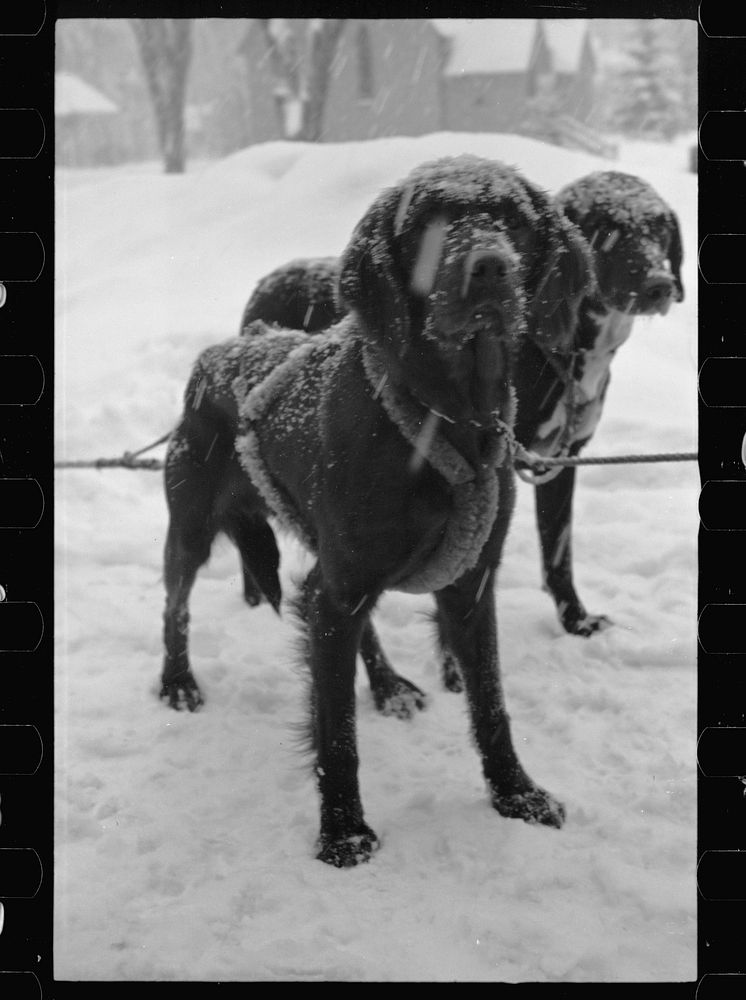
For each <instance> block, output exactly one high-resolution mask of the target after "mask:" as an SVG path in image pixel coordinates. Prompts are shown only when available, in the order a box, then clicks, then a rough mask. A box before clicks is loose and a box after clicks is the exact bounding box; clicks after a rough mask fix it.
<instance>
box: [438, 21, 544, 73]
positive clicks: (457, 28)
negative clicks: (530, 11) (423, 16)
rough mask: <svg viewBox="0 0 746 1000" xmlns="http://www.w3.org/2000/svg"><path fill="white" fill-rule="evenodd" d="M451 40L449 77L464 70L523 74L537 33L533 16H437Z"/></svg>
mask: <svg viewBox="0 0 746 1000" xmlns="http://www.w3.org/2000/svg"><path fill="white" fill-rule="evenodd" d="M433 23H434V24H435V26H436V28H437V29H438V31H439V32H440V34H441V35H444V36H445V37H446V38H448V39H449V40H450V41H451V55H450V58H449V60H448V65H447V66H446V69H445V72H446V75H447V76H460V75H461V74H462V73H520V72H522V71H524V70H525V69H526V67H527V66H528V63H529V57H530V55H531V46H532V44H533V40H534V34H535V33H536V21H535V20H534V19H533V18H507V17H506V18H493V17H483V18H461V17H445V18H436V19H435V20H434V22H433Z"/></svg>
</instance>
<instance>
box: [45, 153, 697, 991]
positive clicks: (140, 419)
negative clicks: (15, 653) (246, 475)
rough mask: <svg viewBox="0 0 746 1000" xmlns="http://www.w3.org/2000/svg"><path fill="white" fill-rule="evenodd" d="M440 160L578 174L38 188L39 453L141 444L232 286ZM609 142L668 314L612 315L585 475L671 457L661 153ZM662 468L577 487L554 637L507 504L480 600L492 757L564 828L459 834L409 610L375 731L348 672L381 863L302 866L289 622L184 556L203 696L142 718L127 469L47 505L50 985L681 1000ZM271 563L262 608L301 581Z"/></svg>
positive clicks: (238, 168) (303, 160)
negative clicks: (608, 625)
mask: <svg viewBox="0 0 746 1000" xmlns="http://www.w3.org/2000/svg"><path fill="white" fill-rule="evenodd" d="M461 152H473V153H477V154H480V155H485V156H491V157H494V158H497V159H501V160H504V161H506V162H508V163H511V164H514V165H516V166H518V167H519V168H520V169H521V170H523V171H524V172H525V173H526V174H527V176H529V177H530V178H531V179H532V180H534V181H535V182H537V183H539V184H541V185H543V186H545V187H547V188H548V189H550V190H557V189H558V188H560V187H561V186H562V185H564V184H565V183H567V182H568V181H570V180H572V179H574V178H576V177H578V176H580V175H581V174H584V173H587V172H589V171H590V170H594V169H603V168H605V167H608V164H607V163H605V162H603V161H600V160H598V159H597V158H595V157H593V156H590V155H584V154H576V153H571V152H569V151H567V150H560V149H556V148H553V147H549V146H546V145H544V144H542V143H539V142H534V141H531V140H528V139H524V138H519V137H516V136H510V135H470V134H438V135H428V136H423V137H420V138H395V139H382V140H375V141H371V142H366V143H349V144H339V145H320V146H314V145H303V144H287V143H270V144H267V145H264V146H259V147H254V148H252V149H249V150H246V151H243V152H241V153H238V154H235V155H233V156H231V157H229V158H227V159H225V160H223V161H221V162H219V163H214V164H207V165H204V164H203V165H200V166H199V167H197V168H194V169H192V170H191V172H189V173H187V174H186V175H184V176H181V177H178V176H177V177H174V176H168V177H167V176H164V175H162V174H160V173H159V167H158V166H157V165H155V164H154V165H153V166H152V168H150V167H146V168H138V169H133V168H126V167H119V168H107V169H101V170H86V171H74V170H63V169H60V170H59V171H58V178H57V199H58V207H57V269H58V273H57V326H56V344H57V373H56V374H57V386H56V388H57V426H56V433H57V453H58V457H60V458H65V457H67V458H81V457H97V456H100V455H106V456H109V455H116V454H120V453H121V452H122V451H124V450H125V449H136V448H138V447H140V446H142V445H145V444H147V443H149V442H150V441H152V440H154V439H155V438H157V437H158V436H160V434H161V433H163V432H164V431H166V430H167V429H169V428H170V427H171V426H172V425H173V423H174V421H175V419H176V417H177V415H178V412H179V408H180V400H181V394H182V392H183V388H184V384H185V381H186V377H187V374H188V371H189V368H190V366H191V362H192V360H193V358H194V357H195V355H196V353H197V351H198V350H199V349H200V348H202V347H203V346H205V345H206V344H209V343H212V342H214V341H215V340H217V339H219V338H224V337H226V336H229V335H231V334H233V333H234V332H236V330H237V325H238V321H239V318H240V315H241V310H242V307H243V305H244V301H245V299H246V297H247V295H248V293H249V291H250V290H251V288H252V286H253V284H254V282H255V281H256V280H257V279H258V278H259V277H260V276H261V275H263V274H265V273H266V272H267V271H269V270H270V269H271V268H273V267H274V266H276V265H278V264H281V263H283V262H285V261H286V260H288V259H290V258H292V257H295V256H299V255H317V254H318V255H326V254H337V253H338V252H339V251H340V250H341V249H342V247H343V246H344V244H345V242H346V240H347V238H348V237H349V235H350V233H351V231H352V228H353V226H354V224H355V223H356V221H357V220H358V218H359V217H360V215H361V214H362V212H363V211H364V210H365V209H366V207H367V206H368V204H369V203H370V201H371V200H372V199H373V198H374V197H375V195H376V194H377V193H378V192H379V190H380V189H381V188H382V187H383V186H385V185H387V184H390V183H393V182H395V181H397V180H399V179H400V178H401V177H402V176H403V175H405V174H406V173H407V172H408V171H409V170H410V168H411V167H413V166H414V165H416V164H417V163H419V162H422V161H423V160H426V159H430V158H432V157H435V156H440V155H449V154H452V155H455V154H458V153H461ZM648 154H649V149H647V148H645V149H640V148H637V149H635V148H630V149H626V148H623V150H622V157H621V158H620V160H619V161H616V162H615V163H614V164H613V166H614V168H618V169H622V170H628V171H630V172H636V173H640V174H641V175H642V176H643V177H645V178H646V179H647V180H649V181H650V182H651V183H652V184H653V185H654V186H655V187H656V188H657V189H658V190H659V192H660V193H661V194H662V195H663V196H664V197H665V198H666V199H667V200H668V201H669V202H670V204H671V205H672V206H673V208H674V209H675V210H676V211H677V212H678V214H679V217H680V220H681V224H682V229H683V233H684V247H685V264H684V271H683V278H684V283H685V287H686V291H687V298H686V300H685V302H684V303H683V304H682V305H679V306H677V307H675V308H673V309H672V310H671V312H670V313H669V315H668V316H666V317H665V318H661V317H656V318H654V319H648V320H644V321H641V320H638V322H637V325H636V327H635V329H634V331H633V335H632V337H631V339H630V341H629V343H628V344H626V345H625V347H624V348H623V349H622V350H621V351H620V354H619V357H618V359H616V360H615V362H614V369H613V379H612V386H611V389H610V391H609V396H608V402H607V406H606V410H605V413H604V417H603V420H602V422H601V426H600V428H599V431H598V433H597V435H596V438H595V439H594V442H593V445H592V449H591V450H592V451H593V453H595V454H606V453H622V452H628V451H632V450H639V451H662V450H669V449H671V450H677V451H678V450H694V447H695V441H696V371H697V366H696V177H695V176H694V175H692V174H688V173H687V172H686V170H685V168H684V166H683V163H682V162H681V159H682V151H681V149H680V148H679V147H676V146H671V147H666V146H659V147H657V149H656V155H655V157H654V158H653V157H650V156H649V155H648ZM697 495H698V480H697V470H696V466H695V465H694V464H693V463H688V464H681V465H650V466H636V467H625V468H624V469H620V468H617V467H596V468H591V469H583V470H582V471H581V472H580V474H579V488H578V491H577V493H576V517H575V524H576V530H575V536H576V542H575V560H576V572H577V578H578V585H579V589H580V591H581V595H582V596H583V597H584V599H585V601H586V603H587V605H588V607H589V610H590V611H592V612H604V613H607V614H609V615H610V616H611V617H612V618H613V620H614V622H615V623H616V627H615V628H613V629H610V630H609V631H607V632H605V633H603V634H600V635H598V636H596V637H594V638H592V639H591V640H582V639H578V638H574V637H570V636H568V635H566V634H565V633H564V632H563V631H562V630H561V628H560V626H559V624H558V622H557V621H556V619H555V617H554V612H553V609H552V606H551V602H550V600H549V598H548V597H547V595H545V594H543V593H542V592H541V590H540V589H539V558H538V546H537V542H536V538H535V530H534V526H533V499H532V496H531V490H530V488H529V487H527V486H523V485H522V486H521V488H520V495H519V503H518V508H517V511H516V516H515V519H514V524H513V527H512V529H511V534H510V537H509V540H508V545H507V550H506V554H505V559H504V563H503V568H502V570H501V576H500V583H499V588H498V611H499V618H500V646H501V654H502V662H503V670H504V675H505V685H506V690H507V698H508V705H509V709H510V711H511V714H512V719H513V728H514V734H515V738H516V741H517V745H518V747H519V750H520V753H521V755H522V757H523V760H524V763H525V764H526V766H527V769H528V770H529V771H530V773H531V774H532V775H533V776H534V777H535V778H536V780H537V781H539V782H541V783H542V784H543V785H545V786H546V787H548V788H549V789H551V791H553V792H554V793H555V794H557V795H558V796H559V797H560V798H561V799H563V801H564V802H565V804H566V806H567V810H568V821H567V824H566V826H565V828H564V829H563V830H562V831H561V832H556V831H552V830H548V829H545V828H541V829H534V828H530V827H528V826H526V825H524V824H522V823H518V822H515V821H510V820H504V819H501V818H500V817H499V816H498V815H497V814H496V813H495V812H494V811H493V810H491V809H490V807H489V805H488V802H487V798H486V795H485V792H484V788H483V782H482V778H481V774H480V769H479V762H478V759H477V755H476V753H475V751H474V749H473V747H472V745H471V743H470V739H469V733H468V724H467V718H466V711H465V706H464V702H463V697H462V696H458V695H453V694H449V693H447V692H445V691H443V690H442V688H441V687H440V684H439V680H438V674H437V668H436V661H435V657H434V652H433V645H432V634H431V627H430V625H429V622H428V620H427V614H428V612H429V611H430V608H431V602H430V601H429V600H428V599H427V598H417V597H409V596H406V595H401V594H396V595H387V596H386V597H385V598H384V600H383V601H382V603H381V606H380V611H379V613H378V615H377V624H378V626H379V629H380V632H381V635H382V638H383V641H384V643H385V644H386V647H387V649H388V651H389V653H390V655H391V657H392V659H393V661H394V663H395V664H396V665H397V667H398V668H399V669H400V670H401V671H402V672H403V673H405V674H406V675H407V676H409V677H410V678H411V679H412V680H413V681H415V682H416V683H417V684H418V685H420V686H421V687H423V688H425V689H426V690H427V691H428V692H429V694H430V705H429V708H428V710H427V711H426V712H424V713H422V714H421V716H420V717H418V718H417V719H414V720H412V721H411V722H406V723H405V722H401V721H399V720H396V719H391V718H383V717H381V716H379V715H378V714H377V713H376V712H375V710H374V708H373V707H372V704H371V699H370V696H369V694H368V692H367V690H366V687H365V684H364V683H363V679H362V678H361V679H360V680H359V696H358V718H359V742H360V756H361V783H362V793H363V799H364V802H365V803H366V808H367V811H368V817H369V819H370V821H371V823H372V825H373V826H374V827H375V829H376V831H377V832H378V833H379V835H380V836H381V838H382V841H383V846H382V849H381V851H380V852H379V853H378V854H377V855H376V856H375V858H374V859H373V861H372V862H371V863H370V864H368V865H364V866H361V867H360V868H357V869H354V870H350V871H342V872H340V871H336V870H332V869H329V868H327V867H326V866H324V865H322V864H320V863H319V862H317V861H315V860H314V858H313V847H314V839H315V836H316V832H317V800H316V793H315V789H314V787H313V782H312V780H311V778H310V775H309V771H308V767H307V763H306V761H305V760H304V759H303V757H302V755H301V754H300V751H299V750H298V748H297V743H296V737H295V731H294V725H295V724H296V723H297V722H298V721H299V720H301V719H302V718H303V715H304V712H305V699H306V689H305V683H304V681H303V680H302V679H300V677H299V674H298V671H297V670H296V669H295V668H294V666H295V664H294V660H295V653H294V646H293V637H294V633H293V629H292V627H291V624H290V623H289V622H288V621H287V620H286V619H285V618H283V619H277V618H276V617H275V616H274V615H273V613H272V612H271V611H270V610H268V609H267V608H266V607H261V608H259V609H256V610H252V611H250V610H249V609H247V608H246V606H245V605H244V604H243V602H242V600H241V581H240V575H239V572H238V557H237V554H236V553H235V552H234V551H233V550H232V549H231V547H230V546H229V545H228V543H227V542H225V543H220V544H218V545H217V546H216V549H215V553H214V556H213V559H212V561H211V563H210V564H209V566H208V567H207V568H206V569H205V570H203V572H202V574H201V575H200V577H199V580H198V583H197V585H196V588H195V591H194V595H193V600H192V636H193V638H192V651H193V663H194V667H195V670H196V672H197V674H198V676H199V678H200V681H201V684H202V686H203V690H204V691H205V693H206V696H207V699H208V700H207V705H206V707H205V709H204V711H203V712H202V713H200V714H198V715H195V716H183V715H179V714H176V713H173V712H169V711H168V710H167V709H166V708H164V707H163V706H162V705H161V704H160V703H159V702H158V700H157V698H156V682H157V676H158V673H159V670H160V658H161V638H160V628H161V619H160V616H161V608H162V599H163V598H162V595H163V591H162V584H161V580H160V573H161V551H162V547H163V541H164V533H165V527H166V511H165V504H164V501H163V498H162V487H161V483H160V477H159V476H158V475H156V474H153V473H149V472H126V471H107V472H101V473H98V472H91V471H64V472H60V473H59V474H58V479H57V503H56V512H57V584H56V585H57V632H58V634H57V643H58V647H57V648H58V652H57V665H56V677H57V689H56V697H57V712H58V721H57V733H56V756H57V807H56V808H57V812H56V816H57V833H56V908H55V954H56V959H55V961H56V970H55V972H56V977H57V978H59V979H101V980H106V979H113V980H122V979H127V980H137V979H143V980H147V979H154V980H158V979H162V980H169V979H192V980H212V979H222V980H231V979H236V980H253V981H256V980H346V981H352V980H378V981H380V980H412V981H416V980H425V981H433V980H435V981H472V980H484V981H511V982H512V981H533V980H538V981H543V980H562V981H642V980H653V981H655V980H658V981H665V980H692V979H694V977H695V910H696V890H695V861H696V841H695V836H696V834H695V734H696V718H695V715H696V713H695V652H696V639H695V618H696V572H697V567H696V527H697ZM307 565H308V562H307V557H306V556H305V555H304V554H303V553H302V552H300V550H299V548H298V546H297V544H296V543H294V542H292V541H289V540H284V541H283V568H282V575H283V582H284V584H285V586H286V590H287V589H288V588H289V587H290V578H291V576H293V575H294V574H295V575H297V573H298V572H299V571H300V570H301V569H302V568H303V567H304V566H307Z"/></svg>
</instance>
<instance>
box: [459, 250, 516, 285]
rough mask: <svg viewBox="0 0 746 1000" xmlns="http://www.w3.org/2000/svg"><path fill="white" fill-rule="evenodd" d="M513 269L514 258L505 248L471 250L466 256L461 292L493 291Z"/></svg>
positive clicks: (509, 276)
mask: <svg viewBox="0 0 746 1000" xmlns="http://www.w3.org/2000/svg"><path fill="white" fill-rule="evenodd" d="M514 271H515V260H514V259H513V256H512V254H511V253H509V252H508V251H506V250H499V249H485V250H472V251H471V253H470V254H469V255H468V257H467V258H466V264H465V270H464V284H463V294H464V295H466V294H467V293H468V292H471V293H472V294H473V293H477V294H479V293H494V292H495V291H497V290H499V288H500V286H501V285H502V284H503V282H505V281H506V280H509V279H510V278H511V276H512V275H513V272H514Z"/></svg>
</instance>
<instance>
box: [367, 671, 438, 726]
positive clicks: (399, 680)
mask: <svg viewBox="0 0 746 1000" xmlns="http://www.w3.org/2000/svg"><path fill="white" fill-rule="evenodd" d="M373 700H374V701H375V705H376V708H377V709H378V711H379V712H380V713H381V715H395V716H396V718H397V719H411V718H412V717H413V716H414V714H415V712H421V711H422V710H423V709H424V708H426V707H427V695H426V694H425V692H424V691H420V689H419V688H418V687H417V686H416V685H415V684H413V683H412V682H411V681H408V680H407V679H406V677H399V676H396V675H395V676H394V677H393V679H392V680H391V681H390V682H389V683H387V684H386V686H385V688H382V689H380V690H378V691H375V692H374V694H373Z"/></svg>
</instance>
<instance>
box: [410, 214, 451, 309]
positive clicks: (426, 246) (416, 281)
mask: <svg viewBox="0 0 746 1000" xmlns="http://www.w3.org/2000/svg"><path fill="white" fill-rule="evenodd" d="M447 228H448V222H447V221H446V219H444V218H436V219H433V220H432V222H429V223H428V224H427V226H426V227H425V231H424V232H423V234H422V239H421V241H420V247H419V250H418V253H417V259H416V261H415V264H414V267H413V268H412V280H411V282H410V288H411V290H412V291H413V292H415V293H416V294H418V295H429V294H430V292H431V291H432V288H433V284H434V282H435V275H436V274H437V273H438V268H439V267H440V260H441V256H442V253H443V243H444V241H445V236H446V229H447Z"/></svg>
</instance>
